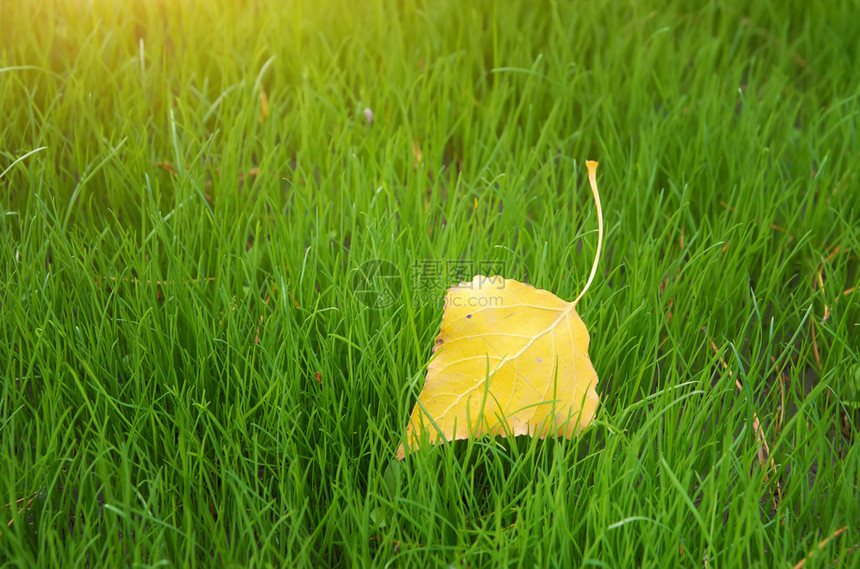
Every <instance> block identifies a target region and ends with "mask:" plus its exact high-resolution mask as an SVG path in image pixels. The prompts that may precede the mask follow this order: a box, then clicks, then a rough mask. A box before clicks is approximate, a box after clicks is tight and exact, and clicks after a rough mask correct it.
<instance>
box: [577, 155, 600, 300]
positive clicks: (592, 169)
mask: <svg viewBox="0 0 860 569" xmlns="http://www.w3.org/2000/svg"><path fill="white" fill-rule="evenodd" d="M585 167H586V168H587V169H588V184H589V185H590V186H591V193H592V194H594V203H595V204H596V205H597V251H596V252H595V253H594V264H593V265H592V266H591V274H590V275H589V276H588V282H587V283H585V287H584V288H583V289H582V292H580V293H579V296H577V297H576V300H574V301H573V303H572V304H573V305H574V306H576V303H577V302H579V299H580V298H582V295H584V294H585V291H587V290H588V287H590V286H591V281H593V280H594V275H595V274H597V265H598V263H600V248H601V246H602V245H603V208H601V207H600V192H598V191H597V161H595V160H586V161H585Z"/></svg>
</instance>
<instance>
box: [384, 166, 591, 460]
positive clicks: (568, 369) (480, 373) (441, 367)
mask: <svg viewBox="0 0 860 569" xmlns="http://www.w3.org/2000/svg"><path fill="white" fill-rule="evenodd" d="M586 165H587V167H588V178H589V183H590V184H591V188H592V192H593V193H594V198H595V202H596V204H597V211H598V245H597V252H596V256H595V261H594V264H593V266H592V269H591V275H590V276H589V279H588V282H587V283H586V285H585V287H584V288H583V290H582V292H580V294H579V296H577V298H576V300H574V301H573V302H566V301H564V300H562V299H560V298H558V297H557V296H555V295H554V294H552V293H551V292H549V291H546V290H540V289H536V288H534V287H532V286H530V285H527V284H523V283H520V282H517V281H515V280H513V279H505V278H503V277H500V276H493V277H484V276H481V275H478V276H476V277H474V278H473V279H472V281H470V282H465V283H460V285H459V286H455V287H452V288H451V289H449V290H448V293H447V295H446V296H445V309H444V313H443V315H442V326H441V329H440V332H439V335H438V336H437V337H436V343H435V345H434V347H433V352H434V358H433V359H432V360H431V361H430V364H429V365H428V366H427V378H426V380H425V384H424V389H423V391H422V392H421V395H420V396H419V398H418V403H416V405H415V408H414V409H413V410H412V415H411V418H410V421H409V425H407V427H406V437H405V441H404V443H402V444H401V445H400V447H399V448H398V449H397V457H398V458H400V459H402V458H404V457H405V455H406V452H407V451H409V452H411V451H413V450H416V449H417V448H418V447H419V446H420V445H422V444H424V443H425V442H429V443H430V444H438V443H440V442H444V441H451V440H455V439H465V438H468V437H478V436H481V435H484V434H490V435H499V436H516V435H530V436H537V437H540V438H545V437H547V436H564V437H567V438H571V437H573V436H574V435H576V434H578V433H580V432H581V431H582V430H583V429H585V427H587V426H588V425H589V424H590V423H591V422H592V420H593V418H594V414H595V412H596V410H597V405H598V402H599V400H600V398H599V397H598V395H597V391H596V390H595V386H596V385H597V381H598V379H597V372H595V370H594V366H593V365H592V364H591V360H590V358H589V357H588V344H589V336H588V330H587V329H586V327H585V324H584V323H583V321H582V319H581V318H580V317H579V314H577V312H576V304H577V302H579V299H580V298H582V295H583V294H584V293H585V291H586V290H587V289H588V287H589V286H590V285H591V282H592V280H593V279H594V275H595V273H596V271H597V263H598V260H599V258H600V248H601V244H602V238H603V215H602V211H601V207H600V198H599V195H598V193H597V183H596V177H595V173H596V169H597V162H593V161H588V162H586Z"/></svg>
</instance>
